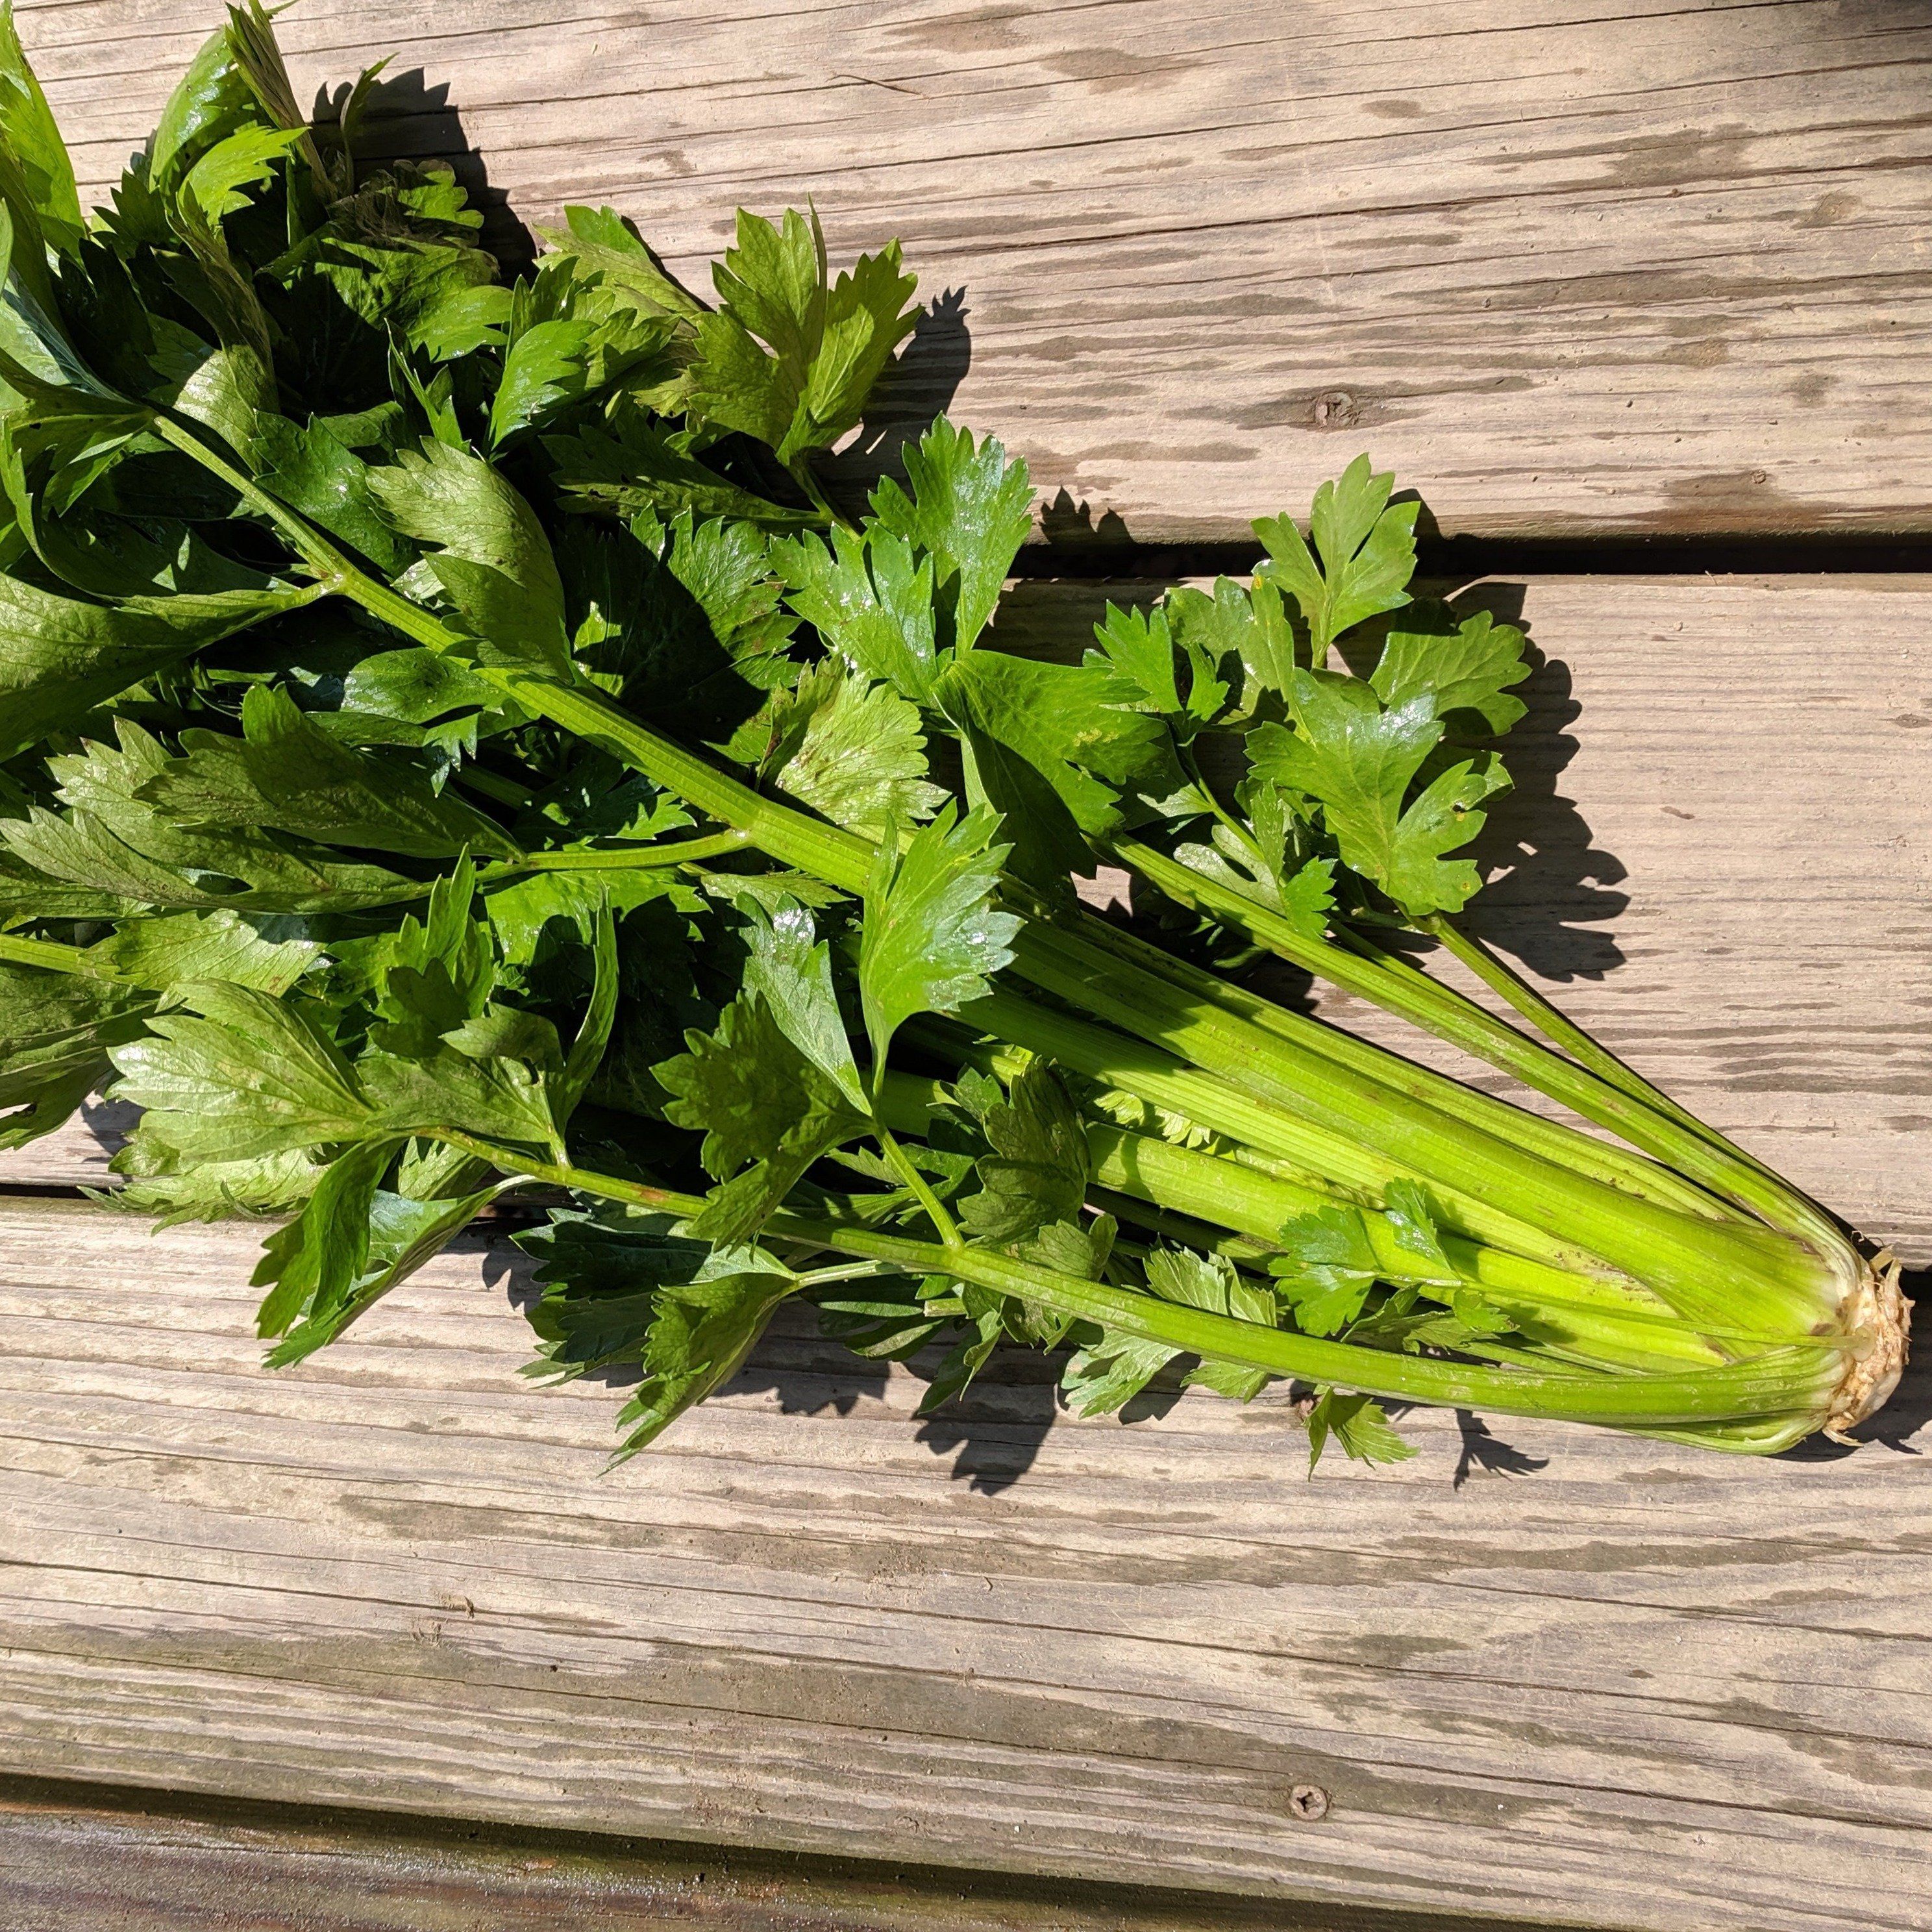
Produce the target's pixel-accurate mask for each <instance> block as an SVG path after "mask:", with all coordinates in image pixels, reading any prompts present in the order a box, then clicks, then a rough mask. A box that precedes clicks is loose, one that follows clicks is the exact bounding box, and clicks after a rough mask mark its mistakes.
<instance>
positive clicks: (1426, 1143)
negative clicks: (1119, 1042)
mask: <svg viewBox="0 0 1932 1932" xmlns="http://www.w3.org/2000/svg"><path fill="white" fill-rule="evenodd" d="M1048 931H1049V929H1046V928H1043V927H1040V926H1027V927H1023V928H1022V929H1021V931H1020V932H1019V934H1018V935H1016V938H1015V939H1014V941H1013V948H1014V961H1013V965H1014V968H1015V970H1016V971H1018V972H1019V973H1020V974H1022V975H1023V976H1024V977H1026V978H1027V979H1028V980H1031V981H1032V982H1033V983H1034V984H1035V985H1036V986H1040V987H1043V989H1046V991H1048V992H1052V993H1053V994H1055V995H1058V997H1059V998H1063V999H1068V1000H1071V1001H1075V1002H1076V1003H1077V1004H1079V1005H1080V1006H1081V1007H1083V1008H1084V1009H1085V1010H1086V1011H1088V1012H1089V1013H1093V1014H1094V1015H1095V1016H1097V1017H1098V1018H1100V1019H1103V1020H1104V1021H1106V1022H1109V1024H1110V1025H1113V1026H1115V1027H1118V1028H1121V1029H1122V1030H1124V1031H1126V1032H1128V1033H1130V1034H1133V1035H1134V1036H1135V1037H1137V1038H1139V1039H1140V1040H1145V1041H1146V1042H1148V1043H1149V1044H1150V1045H1152V1046H1159V1047H1161V1048H1163V1049H1166V1050H1167V1051H1168V1052H1172V1053H1175V1054H1177V1055H1179V1056H1180V1057H1181V1058H1183V1059H1185V1060H1187V1061H1192V1062H1193V1064H1194V1065H1196V1067H1200V1068H1201V1069H1202V1070H1203V1071H1205V1072H1208V1073H1213V1074H1215V1075H1217V1076H1219V1077H1220V1079H1223V1080H1224V1081H1226V1082H1228V1083H1229V1084H1230V1085H1233V1086H1235V1087H1236V1088H1240V1089H1241V1090H1242V1091H1244V1092H1246V1093H1248V1094H1252V1095H1253V1096H1254V1097H1256V1099H1258V1100H1262V1101H1263V1102H1265V1103H1268V1104H1269V1105H1271V1106H1274V1107H1275V1108H1277V1109H1280V1110H1282V1111H1283V1112H1285V1113H1286V1114H1287V1115H1289V1116H1290V1117H1292V1119H1293V1120H1294V1121H1295V1124H1297V1125H1298V1127H1300V1128H1301V1130H1303V1132H1304V1135H1305V1136H1307V1137H1308V1139H1309V1143H1310V1145H1311V1146H1315V1145H1322V1144H1326V1148H1327V1151H1326V1154H1325V1157H1324V1158H1322V1159H1319V1160H1317V1161H1316V1163H1314V1164H1315V1165H1316V1166H1318V1167H1319V1168H1320V1169H1322V1171H1323V1172H1332V1173H1334V1175H1335V1176H1336V1178H1337V1179H1340V1180H1343V1181H1349V1182H1352V1183H1354V1184H1358V1185H1360V1184H1363V1181H1364V1177H1365V1175H1367V1173H1368V1172H1369V1171H1370V1170H1369V1169H1367V1166H1365V1165H1364V1163H1362V1162H1361V1161H1360V1160H1356V1162H1355V1171H1354V1172H1351V1171H1350V1170H1349V1166H1347V1165H1346V1164H1345V1163H1347V1162H1348V1161H1349V1157H1350V1144H1352V1145H1353V1148H1354V1149H1355V1150H1367V1151H1369V1152H1370V1153H1371V1154H1373V1155H1374V1156H1376V1157H1379V1158H1380V1159H1381V1160H1383V1161H1385V1162H1388V1163H1394V1164H1395V1165H1396V1166H1399V1167H1400V1168H1401V1169H1403V1170H1405V1171H1406V1173H1407V1174H1409V1175H1413V1176H1415V1177H1416V1178H1419V1179H1421V1181H1424V1183H1425V1184H1427V1185H1428V1186H1430V1187H1448V1188H1450V1189H1452V1190H1455V1191H1456V1192H1457V1193H1458V1194H1460V1196H1462V1197H1463V1199H1465V1200H1466V1201H1471V1202H1480V1203H1484V1204H1487V1205H1490V1206H1493V1208H1496V1209H1497V1210H1499V1211H1501V1212H1502V1213H1503V1214H1506V1215H1508V1216H1509V1217H1511V1218H1512V1219H1514V1220H1516V1221H1517V1222H1520V1223H1523V1224H1525V1225H1526V1226H1530V1227H1534V1228H1539V1229H1543V1230H1544V1231H1545V1232H1547V1233H1549V1234H1551V1235H1556V1234H1558V1233H1559V1232H1560V1233H1561V1234H1562V1235H1563V1236H1565V1238H1568V1239H1569V1240H1571V1241H1574V1242H1575V1243H1576V1244H1577V1245H1578V1246H1579V1247H1581V1248H1582V1249H1583V1250H1584V1252H1585V1253H1587V1254H1589V1255H1592V1256H1595V1257H1597V1258H1598V1259H1601V1260H1602V1261H1604V1262H1608V1263H1609V1264H1610V1265H1611V1266H1612V1267H1613V1268H1617V1269H1619V1270H1620V1271H1622V1272H1623V1273H1625V1274H1629V1275H1631V1276H1634V1277H1636V1278H1637V1280H1641V1281H1643V1283H1646V1285H1647V1286H1650V1287H1652V1288H1654V1289H1656V1290H1657V1292H1658V1293H1659V1294H1661V1295H1663V1296H1664V1298H1665V1299H1666V1300H1667V1301H1669V1302H1670V1304H1671V1305H1672V1306H1673V1307H1676V1308H1677V1309H1678V1310H1679V1311H1680V1312H1681V1313H1684V1314H1685V1315H1686V1316H1692V1317H1694V1318H1695V1317H1702V1318H1703V1319H1709V1320H1712V1321H1718V1322H1727V1321H1728V1322H1739V1321H1742V1322H1748V1323H1751V1324H1752V1325H1757V1326H1761V1327H1763V1328H1766V1329H1769V1330H1771V1331H1777V1330H1781V1329H1783V1328H1787V1326H1789V1325H1790V1321H1791V1318H1792V1314H1793V1306H1794V1303H1796V1304H1797V1306H1798V1307H1800V1308H1802V1310H1805V1321H1806V1322H1808V1321H1809V1320H1810V1319H1816V1317H1817V1316H1820V1315H1829V1314H1831V1313H1834V1312H1835V1310H1836V1307H1837V1305H1838V1285H1837V1283H1836V1281H1835V1279H1832V1278H1828V1276H1827V1271H1826V1265H1825V1263H1824V1262H1823V1260H1822V1259H1820V1257H1819V1256H1817V1255H1816V1254H1814V1253H1813V1252H1811V1250H1809V1249H1807V1248H1804V1247H1801V1246H1800V1245H1799V1244H1798V1243H1797V1242H1796V1241H1793V1239H1792V1238H1790V1237H1789V1236H1787V1235H1781V1234H1778V1233H1775V1232H1773V1231H1772V1230H1771V1229H1766V1228H1757V1227H1752V1226H1744V1225H1737V1226H1724V1225H1721V1224H1719V1223H1714V1222H1711V1221H1707V1220H1700V1219H1698V1218H1697V1217H1694V1216H1691V1215H1688V1214H1681V1213H1679V1212H1678V1211H1676V1210H1674V1209H1671V1208H1662V1207H1659V1206H1658V1205H1656V1204H1655V1203H1654V1202H1649V1201H1644V1200H1640V1199H1637V1198H1636V1197H1634V1196H1631V1195H1628V1194H1625V1193H1621V1192H1619V1190H1616V1189H1615V1188H1613V1187H1609V1186H1607V1184H1604V1183H1603V1182H1601V1181H1596V1180H1593V1179H1592V1178H1589V1177H1588V1176H1586V1175H1580V1174H1577V1173H1574V1172H1570V1171H1568V1170H1566V1169H1562V1168H1561V1167H1559V1166H1556V1164H1555V1163H1552V1162H1550V1161H1549V1160H1546V1159H1544V1157H1541V1155H1539V1154H1534V1153H1532V1152H1530V1151H1528V1150H1527V1149H1526V1148H1523V1147H1522V1146H1520V1145H1517V1143H1516V1142H1515V1141H1514V1139H1507V1138H1505V1137H1504V1136H1502V1135H1501V1134H1498V1133H1490V1132H1489V1131H1487V1130H1486V1129H1484V1128H1483V1127H1478V1126H1477V1125H1475V1124H1473V1123H1472V1122H1470V1121H1468V1120H1466V1119H1457V1118H1454V1117H1452V1116H1451V1115H1447V1114H1445V1113H1443V1112H1440V1111H1439V1110H1438V1109H1436V1108H1434V1107H1433V1106H1430V1105H1429V1104H1428V1103H1426V1102H1424V1101H1421V1100H1415V1099H1412V1098H1409V1097H1405V1096H1403V1094H1400V1093H1398V1092H1397V1090H1395V1089H1394V1088H1391V1087H1390V1086H1388V1085H1386V1084H1385V1083H1384V1082H1382V1080H1381V1079H1379V1077H1377V1076H1375V1075H1372V1074H1364V1073H1357V1072H1355V1070H1352V1069H1351V1068H1348V1067H1343V1066H1342V1065H1341V1064H1339V1063H1338V1062H1336V1061H1331V1060H1328V1059H1326V1058H1324V1057H1322V1055H1319V1054H1318V1053H1315V1052H1310V1051H1308V1050H1307V1049H1306V1048H1304V1047H1303V1046H1301V1045H1300V1044H1299V1043H1294V1042H1290V1041H1289V1040H1283V1039H1280V1038H1277V1037H1274V1036H1272V1035H1270V1034H1265V1033H1262V1032H1260V1031H1259V1030H1257V1029H1253V1028H1241V1027H1237V1026H1234V1025H1230V1024H1229V1023H1228V1022H1227V1019H1226V1016H1224V1015H1221V1014H1220V1013H1218V1012H1217V1010H1216V1009H1215V1008H1214V1007H1213V1006H1212V1005H1211V1004H1208V1003H1207V1002H1202V1001H1193V1000H1191V999H1190V998H1187V997H1186V996H1184V995H1177V994H1176V993H1175V992H1174V990H1173V989H1170V988H1167V987H1164V986H1162V985H1161V984H1160V983H1159V982H1152V983H1135V982H1133V981H1132V980H1129V979H1127V978H1126V977H1124V976H1123V975H1121V974H1118V973H1109V972H1106V971H1104V969H1098V970H1097V968H1095V967H1094V965H1093V964H1092V962H1091V960H1089V959H1085V958H1083V957H1082V956H1081V954H1080V953H1079V949H1077V948H1076V947H1069V946H1067V944H1064V941H1065V938H1066V935H1060V938H1061V941H1062V942H1063V943H1062V944H1060V945H1058V946H1049V945H1048V944H1045V943H1044V940H1043V935H1045V934H1046V932H1048ZM1001 1030H1002V1031H1006V1029H1005V1028H1002V1029H1001ZM1006 1037H1007V1038H1009V1039H1013V1038H1014V1037H1016V1036H1015V1035H1014V1034H1013V1033H1011V1032H1010V1031H1007V1034H1006ZM1117 1084H1124V1083H1117ZM1244 1138H1245V1137H1244ZM1284 1151H1287V1152H1288V1153H1289V1157H1290V1158H1291V1159H1297V1158H1305V1157H1304V1156H1302V1155H1301V1154H1298V1153H1297V1152H1296V1151H1295V1150H1292V1149H1289V1150H1284ZM1370 1184H1373V1182H1370ZM1542 1258H1543V1257H1540V1256H1539V1257H1538V1259H1542ZM1801 1325H1804V1323H1802V1322H1801Z"/></svg>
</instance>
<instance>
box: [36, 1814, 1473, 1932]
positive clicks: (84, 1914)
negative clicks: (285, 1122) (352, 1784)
mask: <svg viewBox="0 0 1932 1932" xmlns="http://www.w3.org/2000/svg"><path fill="white" fill-rule="evenodd" d="M1489 1922H1490V1923H1491V1924H1493V1922H1494V1921H1489ZM0 1924H5V1925H6V1926H7V1927H8V1928H9V1932H104V1928H107V1927H112V1928H113V1932H202V1928H206V1932H234V1928H236V1927H239V1926H242V1925H246V1926H248V1927H250V1928H251V1932H271V1928H273V1929H274V1932H425V1928H426V1927H431V1926H437V1927H451V1928H455V1927H460V1928H461V1932H530V1928H532V1927H535V1926H538V1925H543V1926H553V1925H554V1926H559V1927H562V1926H568V1927H572V1928H576V1927H593V1926H594V1927H595V1928H596V1932H646V1928H648V1929H649V1932H661V1928H663V1927H667V1926H671V1925H694V1926H704V1927H712V1928H715V1932H1264V1928H1265V1932H1471V1928H1472V1921H1470V1920H1469V1919H1467V1918H1456V1919H1453V1920H1451V1919H1445V1918H1439V1917H1438V1916H1436V1915H1433V1914H1431V1915H1428V1916H1427V1918H1418V1917H1416V1916H1415V1915H1412V1914H1410V1913H1408V1912H1404V1913H1402V1914H1400V1915H1387V1914H1384V1913H1381V1912H1376V1913H1374V1914H1373V1915H1367V1916H1365V1915H1362V1914H1361V1913H1358V1912H1355V1911H1354V1910H1352V1909H1346V1908H1344V1909H1343V1911H1342V1912H1341V1913H1340V1914H1337V1913H1335V1912H1330V1911H1326V1910H1323V1909H1321V1908H1319V1907H1317V1908H1315V1909H1313V1910H1311V1911H1306V1912H1304V1911H1303V1910H1301V1909H1296V1908H1295V1907H1294V1906H1283V1904H1281V1903H1279V1902H1277V1901H1271V1902H1268V1903H1265V1904H1264V1903H1259V1902H1258V1901H1254V1900H1241V1899H1229V1898H1210V1897H1202V1896H1200V1895H1199V1894H1196V1895H1194V1896H1189V1895H1187V1894H1182V1893H1178V1892H1163V1891H1159V1890H1154V1889H1150V1888H1146V1887H1144V1886H1142V1887H1136V1888H1132V1889H1131V1890H1130V1888H1127V1887H1125V1886H1118V1885H1077V1886H1068V1885H1064V1884H1063V1885H1052V1884H1042V1883H1040V1882H1037V1881H1028V1880H1024V1879H1021V1880H1015V1879H1004V1878H1002V1877H1001V1876H997V1875H995V1874H991V1873H956V1872H943V1871H922V1870H913V1869H907V1868H906V1867H898V1868H897V1869H893V1868H889V1867H879V1866H866V1865H864V1864H856V1863H854V1862H853V1861H846V1860H820V1859H802V1858H775V1857H771V1856H769V1855H767V1856H763V1857H760V1855H757V1854H756V1853H745V1852H734V1851H730V1850H727V1849H724V1848H721V1847H719V1846H703V1847H685V1846H662V1845H640V1844H638V1843H636V1842H635V1841H627V1840H622V1839H618V1840H597V1839H592V1838H585V1837H583V1836H582V1835H576V1834H567V1833H558V1832H540V1833H539V1832H503V1831H500V1830H497V1831H492V1830H489V1829H483V1828H480V1827H478V1826H476V1825H475V1824H474V1823H464V1824H461V1825H456V1826H438V1825H437V1823H436V1822H435V1821H433V1820H398V1819H396V1818H395V1817H381V1816H380V1815H375V1814H365V1815H362V1816H358V1815H356V1814H353V1813H350V1814H345V1813H342V1812H339V1811H337V1812H323V1813H321V1814H317V1813H315V1812H314V1811H296V1810H294V1809H293V1808H282V1807H277V1806H268V1805H233V1804H228V1805H224V1804H220V1803H213V1804H211V1803H209V1802H207V1801H202V1802H199V1803H197V1802H196V1801H194V1800H193V1799H187V1800H184V1799H169V1798H166V1797H160V1798H155V1797H152V1796H147V1795H144V1794H141V1793H128V1792H119V1793H104V1792H103V1791H101V1789H100V1788H99V1787H73V1786H69V1787H58V1786H46V1785H42V1784H37V1783H29V1784H20V1783H19V1782H17V1781H15V1782H12V1783H7V1782H0Z"/></svg>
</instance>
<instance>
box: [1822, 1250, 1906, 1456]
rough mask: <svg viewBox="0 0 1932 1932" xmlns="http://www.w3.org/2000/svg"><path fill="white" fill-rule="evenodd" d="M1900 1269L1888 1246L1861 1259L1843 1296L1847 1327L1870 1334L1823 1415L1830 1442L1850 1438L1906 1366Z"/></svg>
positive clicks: (1876, 1409) (1886, 1399)
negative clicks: (1855, 1278)
mask: <svg viewBox="0 0 1932 1932" xmlns="http://www.w3.org/2000/svg"><path fill="white" fill-rule="evenodd" d="M1899 1276H1900V1264H1899V1263H1898V1262H1897V1261H1896V1260H1894V1259H1893V1257H1892V1256H1891V1253H1890V1252H1889V1250H1882V1251H1881V1252H1880V1253H1878V1254H1876V1255H1875V1256H1873V1257H1872V1259H1870V1261H1868V1262H1867V1263H1866V1264H1865V1265H1864V1269H1863V1270H1862V1271H1861V1274H1860V1275H1859V1278H1858V1286H1856V1287H1855V1289H1853V1290H1852V1293H1851V1295H1849V1297H1848V1298H1847V1299H1846V1302H1845V1305H1844V1311H1843V1320H1844V1324H1845V1327H1846V1329H1847V1330H1848V1331H1850V1332H1851V1333H1852V1334H1857V1333H1858V1332H1859V1331H1863V1332H1864V1334H1866V1335H1867V1337H1869V1338H1870V1339H1869V1340H1868V1342H1867V1345H1866V1346H1865V1347H1864V1349H1863V1350H1861V1352H1859V1353H1858V1355H1855V1356H1853V1357H1852V1359H1851V1361H1849V1363H1848V1364H1846V1370H1845V1377H1844V1380H1843V1382H1841V1383H1839V1385H1838V1393H1837V1394H1836V1395H1835V1396H1834V1397H1833V1398H1832V1407H1831V1412H1830V1413H1829V1415H1826V1418H1825V1433H1826V1435H1827V1436H1829V1437H1830V1438H1831V1439H1832V1441H1833V1442H1849V1441H1850V1440H1851V1438H1850V1437H1849V1436H1848V1435H1847V1434H1846V1431H1847V1430H1850V1429H1852V1428H1854V1427H1856V1425H1857V1424H1859V1423H1861V1422H1863V1421H1864V1420H1865V1419H1866V1418H1867V1417H1868V1416H1872V1415H1876V1414H1877V1413H1878V1412H1879V1410H1880V1409H1882V1408H1883V1407H1884V1406H1885V1404H1886V1403H1888V1402H1889V1401H1890V1400H1891V1395H1892V1391H1894V1389H1896V1388H1897V1386H1898V1379H1899V1377H1900V1376H1902V1375H1903V1373H1905V1363H1906V1353H1907V1350H1908V1347H1909V1328H1910V1325H1911V1321H1912V1304H1911V1303H1910V1302H1909V1301H1907V1300H1906V1298H1905V1293H1904V1291H1903V1289H1901V1288H1900V1286H1899Z"/></svg>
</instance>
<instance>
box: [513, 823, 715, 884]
mask: <svg viewBox="0 0 1932 1932" xmlns="http://www.w3.org/2000/svg"><path fill="white" fill-rule="evenodd" d="M750 847H751V841H750V839H748V838H746V837H745V835H744V833H743V832H712V833H710V834H709V835H706V837H704V838H676V839H667V840H666V841H664V843H663V844H658V845H629V846H611V847H598V848H596V849H595V850H588V851H575V852H526V853H524V854H523V857H522V858H521V859H511V860H508V861H506V862H505V866H504V868H503V871H500V872H499V871H496V870H494V869H492V870H490V871H487V872H486V873H484V875H483V877H482V878H481V881H480V883H483V884H486V885H487V883H489V882H490V880H492V879H493V878H499V877H504V876H505V874H508V873H510V872H635V871H646V870H649V868H652V867H655V866H662V865H698V864H700V863H701V862H703V860H705V859H722V858H725V857H727V856H729V855H730V853H733V852H742V851H745V850H748V849H749V848H750Z"/></svg>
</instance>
